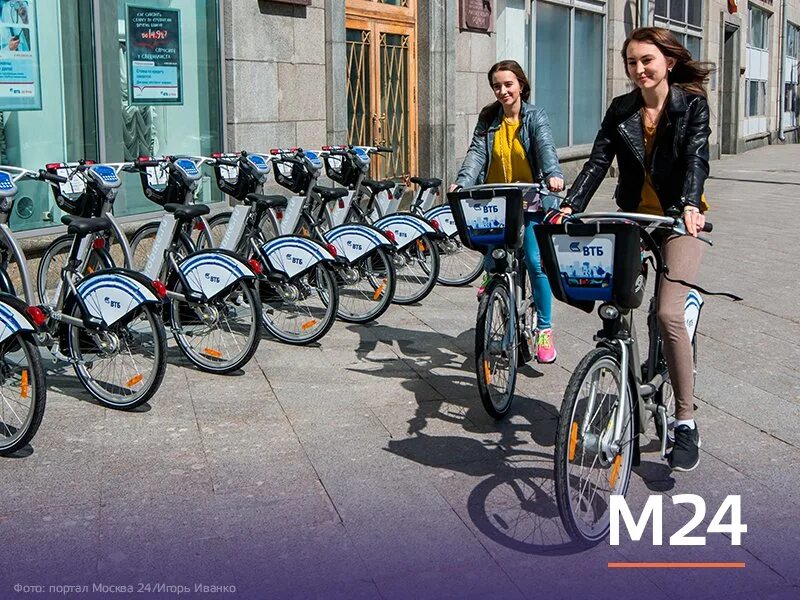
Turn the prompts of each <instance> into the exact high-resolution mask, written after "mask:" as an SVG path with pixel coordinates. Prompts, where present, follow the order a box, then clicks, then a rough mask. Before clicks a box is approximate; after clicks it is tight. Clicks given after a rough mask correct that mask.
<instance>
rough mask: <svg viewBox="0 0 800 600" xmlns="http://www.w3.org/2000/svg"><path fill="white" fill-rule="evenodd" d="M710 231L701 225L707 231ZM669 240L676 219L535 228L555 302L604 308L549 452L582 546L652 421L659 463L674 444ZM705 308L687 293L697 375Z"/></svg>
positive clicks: (627, 218) (621, 486)
mask: <svg viewBox="0 0 800 600" xmlns="http://www.w3.org/2000/svg"><path fill="white" fill-rule="evenodd" d="M711 229H712V226H711V224H710V223H708V222H707V223H706V227H705V229H704V231H711ZM667 235H669V236H671V235H686V229H685V227H684V224H683V221H682V220H681V219H680V218H673V217H670V216H666V217H660V216H653V215H645V214H637V213H622V212H620V213H584V214H576V215H574V216H572V217H570V218H569V219H568V220H567V221H566V222H565V223H564V224H561V225H542V226H540V227H537V228H536V237H537V240H538V242H539V248H540V250H541V252H542V261H543V264H544V266H545V270H546V272H547V274H548V278H549V280H550V284H551V287H552V289H553V294H554V296H555V297H556V298H557V299H559V300H562V301H564V302H567V303H569V304H572V305H574V306H578V307H579V308H582V309H583V310H586V311H589V312H590V311H591V310H592V309H593V307H594V303H595V302H601V304H600V306H599V308H598V311H597V312H598V315H599V316H600V319H601V321H602V324H603V326H602V329H601V330H600V331H599V332H598V334H597V336H596V338H595V339H596V340H597V347H596V348H595V349H594V350H592V351H591V352H589V353H588V354H587V355H586V356H585V357H584V358H583V359H582V360H581V361H580V363H579V364H578V366H577V367H576V368H575V371H574V372H573V374H572V377H571V378H570V381H569V384H568V386H567V389H566V391H565V392H564V400H563V402H562V404H561V412H560V415H559V420H558V429H557V433H556V444H555V467H554V468H555V490H556V499H557V503H558V508H559V512H560V515H561V520H562V522H563V524H564V528H565V529H566V531H567V533H568V534H569V535H570V537H571V538H572V539H573V540H575V541H577V542H579V543H582V544H586V545H592V544H596V543H598V542H599V541H600V540H602V539H603V538H604V537H605V536H606V535H607V534H608V531H609V527H610V497H611V495H622V496H624V495H625V494H626V492H627V490H628V485H629V484H630V476H631V469H632V467H633V465H634V464H635V463H637V462H638V459H639V452H640V450H639V435H640V434H641V433H643V432H645V431H646V429H647V425H648V422H649V420H650V419H653V420H654V422H655V428H656V433H657V435H658V438H659V439H660V443H661V447H660V452H661V457H662V458H665V457H666V454H667V446H668V445H669V442H670V438H671V437H672V433H673V431H672V429H673V427H674V421H675V402H674V394H673V392H672V389H671V387H670V383H669V372H668V370H667V363H666V360H665V358H664V354H663V347H662V338H661V332H660V330H659V325H658V319H657V316H656V306H657V299H658V295H659V292H660V286H661V281H660V280H661V277H660V275H661V274H668V271H667V267H668V265H665V264H664V261H663V258H662V255H661V252H660V247H659V243H658V242H657V241H656V239H660V238H661V237H662V236H667ZM700 239H701V240H703V241H704V242H707V243H708V244H709V245H710V244H711V242H710V241H709V240H706V239H704V238H702V237H700ZM643 257H652V258H647V259H646V260H643ZM648 263H650V264H653V265H654V266H655V269H654V270H655V271H656V283H655V286H654V291H653V296H652V298H651V300H650V304H649V307H648V315H647V327H648V333H649V345H648V353H647V359H646V361H645V362H644V364H641V365H640V364H639V346H638V336H637V333H636V329H635V327H634V321H633V318H632V316H633V312H632V311H633V310H634V309H636V308H638V307H639V306H640V305H641V303H642V301H643V299H644V294H645V287H646V280H647V271H648ZM681 283H684V282H681ZM702 304H703V299H702V297H701V296H700V294H699V293H698V292H697V291H696V290H694V289H692V290H690V292H689V294H688V296H687V298H686V302H685V309H684V317H685V322H686V328H687V333H688V334H689V339H690V340H691V341H692V346H693V349H694V358H695V369H696V367H697V355H696V349H697V346H696V330H697V323H698V320H699V316H700V309H701V307H702ZM673 439H674V438H673Z"/></svg>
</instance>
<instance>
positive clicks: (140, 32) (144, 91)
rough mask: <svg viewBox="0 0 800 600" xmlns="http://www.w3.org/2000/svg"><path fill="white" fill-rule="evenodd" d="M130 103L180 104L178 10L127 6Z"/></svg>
mask: <svg viewBox="0 0 800 600" xmlns="http://www.w3.org/2000/svg"><path fill="white" fill-rule="evenodd" d="M127 8H128V20H127V21H128V41H127V50H128V92H129V95H128V98H129V101H130V103H131V104H183V94H182V89H181V44H180V11H178V10H167V9H154V8H145V7H141V6H130V5H129V6H128V7H127Z"/></svg>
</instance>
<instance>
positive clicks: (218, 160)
mask: <svg viewBox="0 0 800 600" xmlns="http://www.w3.org/2000/svg"><path fill="white" fill-rule="evenodd" d="M214 162H215V164H218V165H225V166H226V167H238V166H239V162H238V161H236V160H226V159H224V158H216V159H214Z"/></svg>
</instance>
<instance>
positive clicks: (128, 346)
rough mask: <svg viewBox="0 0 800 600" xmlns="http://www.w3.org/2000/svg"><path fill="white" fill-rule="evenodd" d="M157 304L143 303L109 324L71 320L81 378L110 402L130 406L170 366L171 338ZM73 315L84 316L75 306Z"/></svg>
mask: <svg viewBox="0 0 800 600" xmlns="http://www.w3.org/2000/svg"><path fill="white" fill-rule="evenodd" d="M157 311H158V308H156V307H155V306H152V305H150V304H143V305H141V306H140V307H139V308H138V309H136V310H135V311H134V312H133V313H131V314H130V315H129V316H127V317H126V318H124V319H122V320H120V321H118V322H116V323H114V324H113V325H112V326H111V327H109V328H107V329H99V330H92V331H89V330H87V329H84V328H83V327H77V326H75V325H66V326H65V327H67V336H66V338H67V340H66V341H67V351H68V354H69V357H70V359H71V360H73V361H74V363H73V367H74V369H75V374H76V375H77V376H78V379H79V380H80V382H81V383H82V384H83V386H84V387H85V388H86V390H87V391H88V392H89V393H90V394H91V395H92V396H94V397H95V398H96V399H97V401H98V402H99V403H100V404H102V405H103V406H106V407H108V408H116V409H123V410H130V409H132V408H136V407H137V406H140V405H142V404H144V403H145V402H147V401H148V400H150V398H152V396H153V394H155V393H156V391H157V390H158V387H159V386H160V385H161V381H162V379H163V378H164V372H165V370H166V366H167V341H166V337H167V336H166V333H165V331H164V324H163V323H162V322H161V317H159V316H158V314H157ZM72 315H73V316H75V317H78V318H80V309H79V308H78V306H77V305H76V306H75V309H74V310H73V311H72Z"/></svg>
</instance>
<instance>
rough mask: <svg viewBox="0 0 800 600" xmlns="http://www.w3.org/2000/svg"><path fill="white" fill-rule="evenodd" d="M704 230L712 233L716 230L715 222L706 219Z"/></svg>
mask: <svg viewBox="0 0 800 600" xmlns="http://www.w3.org/2000/svg"><path fill="white" fill-rule="evenodd" d="M702 231H704V232H706V233H711V232H712V231H714V224H713V223H709V222H708V221H706V224H705V225H703V229H702Z"/></svg>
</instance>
